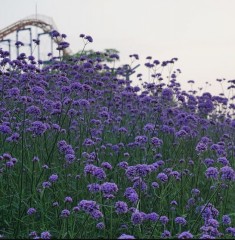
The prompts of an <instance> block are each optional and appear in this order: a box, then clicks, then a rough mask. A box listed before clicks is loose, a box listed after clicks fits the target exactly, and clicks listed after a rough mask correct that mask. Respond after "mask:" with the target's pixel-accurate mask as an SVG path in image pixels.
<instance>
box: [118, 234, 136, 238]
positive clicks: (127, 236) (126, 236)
mask: <svg viewBox="0 0 235 240" xmlns="http://www.w3.org/2000/svg"><path fill="white" fill-rule="evenodd" d="M118 239H135V237H134V236H132V235H127V234H124V233H123V234H122V235H121V236H120V237H119V238H118Z"/></svg>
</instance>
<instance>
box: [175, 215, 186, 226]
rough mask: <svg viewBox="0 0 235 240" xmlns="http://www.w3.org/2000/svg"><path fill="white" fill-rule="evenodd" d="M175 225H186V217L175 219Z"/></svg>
mask: <svg viewBox="0 0 235 240" xmlns="http://www.w3.org/2000/svg"><path fill="white" fill-rule="evenodd" d="M175 223H178V224H180V225H186V224H187V221H186V220H185V218H184V217H176V218H175Z"/></svg>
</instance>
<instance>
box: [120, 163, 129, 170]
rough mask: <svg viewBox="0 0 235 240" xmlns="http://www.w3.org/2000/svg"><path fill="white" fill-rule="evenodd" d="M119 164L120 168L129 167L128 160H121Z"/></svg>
mask: <svg viewBox="0 0 235 240" xmlns="http://www.w3.org/2000/svg"><path fill="white" fill-rule="evenodd" d="M118 166H119V167H120V168H123V169H127V168H128V163H127V162H120V163H118Z"/></svg>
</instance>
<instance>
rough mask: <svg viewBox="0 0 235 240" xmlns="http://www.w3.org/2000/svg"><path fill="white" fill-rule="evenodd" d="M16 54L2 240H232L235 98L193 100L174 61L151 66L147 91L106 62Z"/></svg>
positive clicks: (0, 111) (3, 162)
mask: <svg viewBox="0 0 235 240" xmlns="http://www.w3.org/2000/svg"><path fill="white" fill-rule="evenodd" d="M52 36H53V37H55V38H57V37H62V38H63V39H65V38H66V35H64V34H63V35H60V34H59V33H58V32H56V31H54V32H52ZM80 36H81V38H83V39H84V43H85V45H86V44H88V43H91V42H92V41H93V39H92V37H90V36H85V35H83V34H81V35H80ZM34 43H35V44H40V43H39V42H37V41H36V40H35V41H34ZM17 44H18V47H20V46H21V45H22V44H23V43H21V42H18V43H17ZM68 46H69V44H68V43H67V42H65V41H62V42H60V43H59V44H58V51H60V52H61V51H62V50H63V49H65V48H67V47H68ZM8 54H9V53H8V52H6V51H3V50H0V96H1V101H0V144H1V148H0V235H1V237H2V238H15V239H18V238H30V239H61V238H62V239H63V238H66V239H86V238H88V239H89V238H95V239H97V238H105V239H163V238H173V239H175V238H178V239H193V238H195V239H198V238H200V239H231V238H234V237H235V205H234V200H235V187H234V181H235V171H234V167H235V119H234V109H235V105H234V104H233V98H230V99H228V98H226V97H225V96H223V95H219V96H213V95H212V94H211V93H209V92H204V93H201V94H197V93H196V92H194V91H190V92H186V91H184V90H183V87H182V88H181V85H180V83H179V82H178V81H177V76H178V75H179V74H180V70H179V69H176V70H175V69H174V63H175V62H176V61H177V58H172V59H171V60H169V61H162V62H160V61H158V60H153V59H152V58H151V57H148V58H147V60H146V61H147V62H146V64H145V66H146V68H147V69H148V71H149V73H150V74H151V75H150V76H151V79H149V81H147V80H146V82H144V80H145V79H143V80H142V82H141V78H142V75H141V74H138V75H137V77H136V79H139V85H140V84H141V83H142V85H141V86H140V87H139V86H136V85H135V84H134V82H132V81H131V80H133V79H132V78H134V77H133V76H134V75H133V72H131V71H132V70H131V68H128V67H127V65H124V66H120V67H115V66H113V64H108V63H107V62H105V61H104V59H102V57H101V54H100V53H99V52H97V53H96V56H95V57H93V58H88V57H87V56H82V55H81V56H80V57H79V58H75V57H70V58H66V59H63V58H62V57H60V58H58V59H55V58H52V59H51V60H50V62H49V64H43V63H42V62H41V61H36V60H35V58H34V57H33V56H26V55H25V54H23V53H21V54H20V55H19V56H18V57H17V59H15V60H10V59H9V57H8ZM109 57H110V58H111V59H112V60H113V62H114V63H115V61H116V60H118V58H119V56H118V55H117V54H111V55H110V56H109ZM130 57H131V59H132V61H133V62H138V55H137V54H133V55H131V56H130ZM163 69H167V70H168V71H169V77H168V78H167V79H166V78H164V77H163V76H162V74H161V72H162V70H163ZM230 82H231V88H233V86H234V84H235V81H233V80H232V81H230Z"/></svg>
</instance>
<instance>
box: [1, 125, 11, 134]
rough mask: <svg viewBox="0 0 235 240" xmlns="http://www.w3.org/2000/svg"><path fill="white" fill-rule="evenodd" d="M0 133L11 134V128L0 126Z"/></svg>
mask: <svg viewBox="0 0 235 240" xmlns="http://www.w3.org/2000/svg"><path fill="white" fill-rule="evenodd" d="M0 132H2V133H3V134H11V132H12V131H11V128H10V127H9V126H7V125H5V124H2V125H0Z"/></svg>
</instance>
